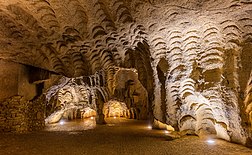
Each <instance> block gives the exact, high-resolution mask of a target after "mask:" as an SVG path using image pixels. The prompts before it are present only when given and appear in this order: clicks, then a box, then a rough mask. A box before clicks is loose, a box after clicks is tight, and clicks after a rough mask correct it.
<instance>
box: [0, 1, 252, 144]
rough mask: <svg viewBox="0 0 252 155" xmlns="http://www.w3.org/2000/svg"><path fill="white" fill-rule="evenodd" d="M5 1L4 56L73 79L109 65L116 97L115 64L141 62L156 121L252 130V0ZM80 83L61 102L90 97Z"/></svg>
mask: <svg viewBox="0 0 252 155" xmlns="http://www.w3.org/2000/svg"><path fill="white" fill-rule="evenodd" d="M0 8H1V11H0V17H1V18H0V27H1V29H0V36H1V39H0V58H2V59H6V60H11V61H15V62H18V63H23V64H27V65H32V66H36V67H39V68H43V69H46V70H50V71H53V72H56V73H58V74H61V75H65V76H68V77H79V76H89V75H93V74H95V73H96V71H98V70H101V69H103V70H104V71H105V72H106V76H103V78H104V82H105V81H106V85H104V87H106V88H107V89H108V90H109V91H108V92H109V94H110V95H111V96H113V95H114V94H113V91H111V90H113V87H112V85H110V84H111V83H113V82H111V80H113V78H110V77H113V76H110V75H114V72H115V68H116V67H123V68H135V69H136V70H137V72H138V79H139V81H140V82H141V85H142V86H143V87H144V89H142V90H146V92H147V94H148V95H147V96H148V100H147V101H146V103H147V106H146V109H147V110H146V111H147V112H149V113H151V114H153V117H154V118H155V120H158V121H160V122H162V123H166V124H169V125H172V126H173V127H174V128H175V129H176V130H179V131H190V133H195V134H197V135H202V136H204V135H216V136H217V137H219V138H223V139H226V140H230V141H234V142H238V143H245V141H246V139H248V137H250V138H251V126H247V125H246V124H251V121H252V120H251V89H250V86H251V76H250V73H251V70H252V65H251V60H252V52H251V50H252V44H251V40H252V25H251V23H252V13H251V12H252V10H251V8H252V1H251V0H205V1H195V0H180V1H174V0H166V1H163V0H149V1H147V0H131V1H126V0H85V1H83V0H41V1H23V0H8V1H1V2H0ZM114 66H116V67H114ZM71 89H73V90H71ZM71 89H70V88H69V92H71V93H70V94H71V95H69V96H67V94H68V93H65V94H64V95H66V98H65V99H64V101H66V103H64V101H63V100H62V102H61V104H62V107H64V106H65V107H68V106H70V105H71V104H70V103H76V100H79V101H81V105H82V106H84V105H86V102H84V100H85V99H84V98H81V97H80V96H78V95H77V96H74V95H73V92H74V91H76V90H75V88H71ZM77 94H78V93H77ZM108 96H109V95H108ZM98 98H99V97H98ZM82 100H83V102H82ZM70 101H71V102H70ZM68 102H69V104H68ZM101 103H103V102H101ZM89 104H90V102H89ZM99 105H100V104H99ZM101 105H102V104H101ZM101 107H103V106H101ZM99 109H100V114H101V109H102V108H99ZM147 112H146V113H147ZM60 115H61V113H60V114H59V116H60ZM242 125H243V126H242Z"/></svg>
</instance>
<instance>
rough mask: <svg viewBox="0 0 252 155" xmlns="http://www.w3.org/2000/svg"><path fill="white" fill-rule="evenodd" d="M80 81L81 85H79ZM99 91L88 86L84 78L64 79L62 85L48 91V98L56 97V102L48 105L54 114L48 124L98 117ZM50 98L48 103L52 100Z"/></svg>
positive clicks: (48, 119)
mask: <svg viewBox="0 0 252 155" xmlns="http://www.w3.org/2000/svg"><path fill="white" fill-rule="evenodd" d="M77 80H79V82H80V83H79V84H78V83H77ZM97 89H101V88H96V86H91V87H90V86H88V85H87V84H86V83H84V81H83V78H82V77H79V78H64V77H63V78H62V80H61V83H60V82H59V83H58V85H54V86H53V87H51V88H50V89H49V90H48V91H47V97H50V98H52V97H54V98H56V101H54V102H52V103H48V104H49V105H50V106H51V107H52V108H53V110H52V111H53V113H52V114H50V116H48V117H47V119H46V123H56V122H58V121H59V120H60V119H61V118H65V119H70V120H71V119H76V118H86V117H91V116H96V115H97V107H96V105H97V101H96V98H97V91H99V90H97ZM50 98H48V101H49V100H50Z"/></svg>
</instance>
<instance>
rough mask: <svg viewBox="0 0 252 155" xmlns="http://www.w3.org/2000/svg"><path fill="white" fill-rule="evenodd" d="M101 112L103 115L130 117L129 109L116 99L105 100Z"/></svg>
mask: <svg viewBox="0 0 252 155" xmlns="http://www.w3.org/2000/svg"><path fill="white" fill-rule="evenodd" d="M103 113H104V114H105V117H125V118H126V117H130V116H129V113H130V111H129V110H128V108H127V106H126V104H125V103H123V102H118V101H116V100H111V101H108V102H106V103H105V104H104V108H103ZM133 115H134V114H133Z"/></svg>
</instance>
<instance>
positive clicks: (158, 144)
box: [0, 118, 252, 155]
mask: <svg viewBox="0 0 252 155" xmlns="http://www.w3.org/2000/svg"><path fill="white" fill-rule="evenodd" d="M107 122H108V124H106V125H96V126H95V125H94V124H92V123H93V120H91V119H90V120H86V121H84V122H83V121H75V122H61V123H59V124H57V125H52V126H48V127H47V128H46V129H45V131H41V132H36V133H28V134H10V133H5V134H3V133H2V134H0V155H84V154H85V155H100V154H101V155H154V154H155V155H182V154H183V155H233V154H234V155H252V149H250V148H246V147H244V146H241V145H237V144H232V143H228V142H226V141H223V140H215V142H214V143H213V144H208V143H207V142H206V141H205V140H202V139H200V138H198V137H197V136H186V137H183V138H180V139H175V140H169V138H167V137H168V136H167V133H165V131H164V130H151V129H149V128H148V122H145V121H136V120H127V119H118V118H116V119H114V118H112V119H108V120H107ZM91 128H93V129H91ZM87 129H90V130H87Z"/></svg>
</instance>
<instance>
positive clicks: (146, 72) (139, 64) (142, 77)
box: [121, 41, 154, 117]
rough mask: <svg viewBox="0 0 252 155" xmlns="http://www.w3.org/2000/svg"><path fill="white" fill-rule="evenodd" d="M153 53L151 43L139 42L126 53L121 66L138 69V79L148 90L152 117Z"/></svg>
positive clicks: (149, 109)
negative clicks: (151, 52)
mask: <svg viewBox="0 0 252 155" xmlns="http://www.w3.org/2000/svg"><path fill="white" fill-rule="evenodd" d="M151 61H152V60H151V55H150V50H149V45H148V44H147V43H146V42H145V41H143V42H138V43H137V46H136V47H135V49H128V50H127V52H126V53H125V59H124V63H123V65H122V66H121V67H126V68H135V69H137V71H138V79H139V81H140V82H141V84H142V85H143V86H144V87H145V89H146V90H147V92H148V104H149V105H148V113H149V117H152V114H153V112H152V101H153V98H154V95H153V92H154V90H153V81H154V80H153V70H152V68H151Z"/></svg>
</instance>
